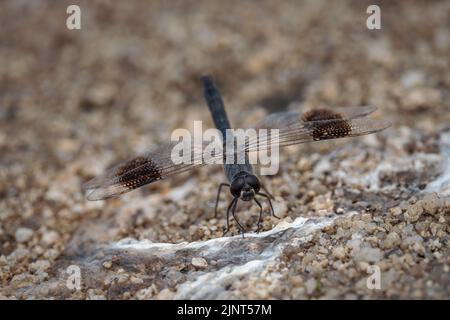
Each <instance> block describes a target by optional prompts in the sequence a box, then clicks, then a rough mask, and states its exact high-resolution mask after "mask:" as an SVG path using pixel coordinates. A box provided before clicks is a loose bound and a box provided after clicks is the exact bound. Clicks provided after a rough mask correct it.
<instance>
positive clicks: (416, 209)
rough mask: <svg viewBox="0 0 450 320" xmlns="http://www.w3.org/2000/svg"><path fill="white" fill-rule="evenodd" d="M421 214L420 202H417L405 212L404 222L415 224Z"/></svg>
mask: <svg viewBox="0 0 450 320" xmlns="http://www.w3.org/2000/svg"><path fill="white" fill-rule="evenodd" d="M422 213H423V208H422V202H421V201H418V202H417V203H415V204H413V205H411V206H409V207H408V209H407V210H406V212H405V215H404V217H405V220H406V221H408V222H416V221H417V220H419V218H420V216H421V215H422Z"/></svg>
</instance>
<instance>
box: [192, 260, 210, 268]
mask: <svg viewBox="0 0 450 320" xmlns="http://www.w3.org/2000/svg"><path fill="white" fill-rule="evenodd" d="M191 263H192V265H193V266H194V267H196V268H199V269H204V268H206V267H208V262H207V261H206V260H205V259H203V258H200V257H194V258H192V260H191Z"/></svg>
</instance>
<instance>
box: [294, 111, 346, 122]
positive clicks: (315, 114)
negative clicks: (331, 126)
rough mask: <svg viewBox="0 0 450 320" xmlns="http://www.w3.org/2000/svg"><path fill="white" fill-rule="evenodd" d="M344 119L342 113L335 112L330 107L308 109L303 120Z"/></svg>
mask: <svg viewBox="0 0 450 320" xmlns="http://www.w3.org/2000/svg"><path fill="white" fill-rule="evenodd" d="M338 119H339V120H342V119H344V118H343V116H342V115H341V114H340V113H337V112H333V111H332V110H330V109H315V110H309V111H306V112H305V113H304V114H303V116H302V120H303V121H305V122H308V121H318V120H338Z"/></svg>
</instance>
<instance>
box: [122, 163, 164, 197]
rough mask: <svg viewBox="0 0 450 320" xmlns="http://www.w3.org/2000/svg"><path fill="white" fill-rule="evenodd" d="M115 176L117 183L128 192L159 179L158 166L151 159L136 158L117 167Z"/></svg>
mask: <svg viewBox="0 0 450 320" xmlns="http://www.w3.org/2000/svg"><path fill="white" fill-rule="evenodd" d="M116 176H117V177H119V183H120V184H122V185H123V186H124V187H126V188H127V189H128V190H134V189H136V188H139V187H140V186H143V185H144V184H147V183H151V182H154V181H157V180H160V179H161V173H160V172H159V170H158V166H157V165H156V164H155V163H154V162H153V161H152V160H151V159H146V158H144V157H137V158H135V159H133V160H130V161H128V162H127V163H125V164H124V165H123V166H121V167H119V168H118V169H117V173H116Z"/></svg>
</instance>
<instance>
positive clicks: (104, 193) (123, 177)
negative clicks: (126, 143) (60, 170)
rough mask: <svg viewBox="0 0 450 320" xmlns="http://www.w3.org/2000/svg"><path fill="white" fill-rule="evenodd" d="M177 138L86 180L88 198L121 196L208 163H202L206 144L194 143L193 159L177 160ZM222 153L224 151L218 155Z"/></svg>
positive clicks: (85, 188) (84, 187) (98, 198)
mask: <svg viewBox="0 0 450 320" xmlns="http://www.w3.org/2000/svg"><path fill="white" fill-rule="evenodd" d="M176 144H177V142H171V143H167V144H163V145H159V146H157V147H156V148H154V149H153V150H151V151H150V152H148V153H147V154H145V155H142V156H138V157H135V158H133V159H131V160H128V161H125V162H123V163H121V164H118V165H116V166H115V167H113V168H111V169H109V170H107V171H106V172H105V173H103V174H102V175H100V176H98V177H95V178H94V179H92V180H90V181H88V182H86V183H85V184H84V185H83V189H84V190H85V191H86V192H87V199H88V200H102V199H106V198H111V197H117V196H119V195H120V194H123V193H125V192H128V191H131V190H134V189H137V188H139V187H141V186H143V185H146V184H149V183H152V182H155V181H158V180H162V179H165V178H167V177H169V176H171V175H173V174H177V173H181V172H185V171H188V170H191V169H193V168H195V167H199V166H201V165H204V164H207V163H201V162H200V161H198V160H201V153H198V152H195V151H196V150H197V151H198V150H200V152H201V150H202V149H203V145H202V146H196V145H192V146H191V147H190V150H189V152H190V153H191V158H190V159H192V161H190V162H189V163H181V164H174V163H173V161H172V158H171V155H172V150H173V148H174V147H175V145H176ZM217 156H220V155H217Z"/></svg>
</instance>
